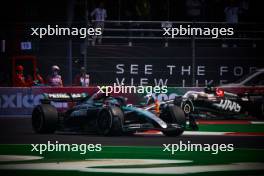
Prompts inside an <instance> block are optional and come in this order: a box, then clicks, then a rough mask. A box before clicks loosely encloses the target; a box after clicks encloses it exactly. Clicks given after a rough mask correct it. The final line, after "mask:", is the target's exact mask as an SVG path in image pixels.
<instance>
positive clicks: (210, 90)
mask: <svg viewBox="0 0 264 176" xmlns="http://www.w3.org/2000/svg"><path fill="white" fill-rule="evenodd" d="M204 92H205V93H213V92H214V88H213V87H205V88H204Z"/></svg>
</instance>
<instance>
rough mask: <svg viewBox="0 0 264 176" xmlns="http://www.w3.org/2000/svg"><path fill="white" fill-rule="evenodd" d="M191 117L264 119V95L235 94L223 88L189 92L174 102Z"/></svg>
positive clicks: (208, 88)
mask: <svg viewBox="0 0 264 176" xmlns="http://www.w3.org/2000/svg"><path fill="white" fill-rule="evenodd" d="M174 104H175V105H178V106H180V107H181V108H182V109H183V111H184V113H185V114H186V115H187V114H188V115H189V116H195V117H205V118H230V117H232V118H240V117H245V116H246V117H248V116H252V117H257V118H263V117H264V95H263V94H257V93H243V94H234V93H230V92H227V91H224V90H223V89H222V88H214V87H206V88H205V89H204V91H188V92H186V93H185V94H184V95H183V96H181V97H178V98H176V99H175V100H174Z"/></svg>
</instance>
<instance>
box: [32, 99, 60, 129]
mask: <svg viewBox="0 0 264 176" xmlns="http://www.w3.org/2000/svg"><path fill="white" fill-rule="evenodd" d="M57 125H58V111H57V109H56V108H55V107H54V106H52V105H50V104H41V105H38V106H36V107H35V108H34V109H33V112H32V127H33V130H34V131H35V132H36V133H54V132H55V130H56V128H57Z"/></svg>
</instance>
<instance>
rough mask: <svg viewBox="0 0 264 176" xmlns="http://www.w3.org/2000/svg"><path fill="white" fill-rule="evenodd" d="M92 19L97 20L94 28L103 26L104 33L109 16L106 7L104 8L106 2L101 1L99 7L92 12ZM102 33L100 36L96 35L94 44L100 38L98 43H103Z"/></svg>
mask: <svg viewBox="0 0 264 176" xmlns="http://www.w3.org/2000/svg"><path fill="white" fill-rule="evenodd" d="M91 17H92V19H94V20H95V22H94V28H101V30H102V35H103V30H104V21H105V19H106V18H107V13H106V9H105V8H104V4H103V3H102V2H101V3H100V5H99V7H98V8H95V9H94V10H93V11H92V13H91ZM102 35H100V36H94V37H93V41H92V45H93V46H94V45H95V43H96V39H98V43H99V44H101V43H102Z"/></svg>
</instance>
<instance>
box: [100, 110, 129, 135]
mask: <svg viewBox="0 0 264 176" xmlns="http://www.w3.org/2000/svg"><path fill="white" fill-rule="evenodd" d="M96 124H97V133H98V134H100V135H104V136H109V135H110V136H113V135H121V134H122V132H123V124H124V113H123V111H122V110H121V109H120V108H119V107H116V106H113V107H105V108H103V109H102V110H101V111H99V113H98V117H97V119H96Z"/></svg>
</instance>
